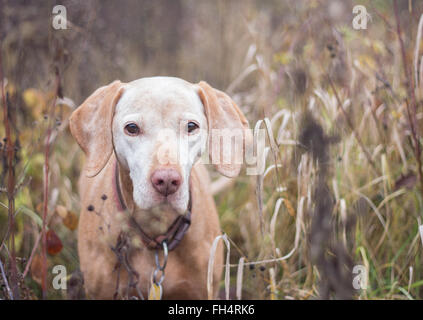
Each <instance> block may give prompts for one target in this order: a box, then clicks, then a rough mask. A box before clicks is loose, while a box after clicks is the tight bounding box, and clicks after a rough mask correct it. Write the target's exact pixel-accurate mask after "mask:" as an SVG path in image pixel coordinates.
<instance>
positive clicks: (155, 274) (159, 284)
mask: <svg viewBox="0 0 423 320" xmlns="http://www.w3.org/2000/svg"><path fill="white" fill-rule="evenodd" d="M162 248H163V264H160V259H159V250H156V252H155V260H156V269H154V272H153V283H154V284H155V285H156V286H157V287H159V290H160V300H161V299H162V293H163V287H162V283H163V280H164V277H165V268H166V264H167V257H168V254H169V251H168V248H167V243H166V241H163V242H162ZM159 273H160V278H159V280H157V278H158V275H159Z"/></svg>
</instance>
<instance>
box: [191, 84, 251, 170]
mask: <svg viewBox="0 0 423 320" xmlns="http://www.w3.org/2000/svg"><path fill="white" fill-rule="evenodd" d="M198 87H199V90H198V95H199V96H200V99H201V102H202V103H203V106H204V110H205V113H206V117H207V124H208V148H209V157H210V160H211V161H212V164H214V166H215V167H216V169H217V171H219V172H220V173H221V174H223V175H225V176H227V177H236V176H237V175H238V174H239V172H240V170H241V166H242V163H243V156H244V153H245V148H246V147H248V146H249V145H250V144H251V141H252V135H251V132H250V130H249V126H248V121H247V119H246V118H245V116H244V114H243V113H242V111H241V110H240V109H239V108H238V106H237V105H236V103H235V102H234V101H233V100H232V99H231V98H230V97H229V96H228V95H227V94H226V93H224V92H222V91H219V90H217V89H214V88H212V87H211V86H210V85H209V84H208V83H207V82H205V81H201V82H200V83H198ZM228 137H229V138H230V139H231V140H230V141H228V140H226V144H224V143H222V139H223V141H225V138H226V139H228ZM232 138H235V142H234V144H232ZM228 159H229V161H227V160H228Z"/></svg>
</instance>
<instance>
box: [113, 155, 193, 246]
mask: <svg viewBox="0 0 423 320" xmlns="http://www.w3.org/2000/svg"><path fill="white" fill-rule="evenodd" d="M114 180H115V183H114V185H115V189H116V195H117V197H116V198H117V201H118V209H119V211H124V210H126V209H127V207H126V205H125V201H124V199H123V195H122V190H121V188H120V182H119V165H118V161H116V166H115V176H114ZM191 209H192V203H191V192H190V195H189V202H188V209H187V212H186V214H185V215H180V216H178V217H177V218H176V219H175V221H174V222H173V223H172V225H171V226H170V227H169V229H167V231H166V232H165V233H164V234H161V235H159V236H157V237H155V238H151V237H149V236H148V235H147V234H146V233H145V232H144V230H143V229H142V228H141V226H140V225H139V224H138V223H137V222H136V221H135V219H134V217H133V216H132V215H131V218H130V220H129V222H130V225H131V226H132V227H134V228H135V229H136V230H137V231H138V233H139V235H140V236H141V240H142V242H143V243H144V245H145V246H146V247H147V248H148V249H151V250H153V249H155V250H158V249H163V246H162V243H163V242H164V241H165V242H166V244H167V247H168V250H169V251H172V250H173V249H175V248H176V247H177V246H178V245H179V243H180V242H181V241H182V239H183V238H184V235H185V234H186V233H187V231H188V229H189V227H190V225H191Z"/></svg>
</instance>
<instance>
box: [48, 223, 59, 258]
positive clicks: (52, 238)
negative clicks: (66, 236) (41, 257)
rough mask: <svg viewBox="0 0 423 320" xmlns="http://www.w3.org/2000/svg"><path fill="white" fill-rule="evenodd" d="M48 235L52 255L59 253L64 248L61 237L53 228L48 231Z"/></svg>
mask: <svg viewBox="0 0 423 320" xmlns="http://www.w3.org/2000/svg"><path fill="white" fill-rule="evenodd" d="M46 237H47V252H48V253H49V254H50V255H52V256H54V255H56V254H58V253H59V252H60V251H61V250H62V248H63V244H62V241H61V240H60V238H59V237H58V236H57V234H56V233H55V232H54V231H53V230H51V229H50V230H48V231H47V233H46Z"/></svg>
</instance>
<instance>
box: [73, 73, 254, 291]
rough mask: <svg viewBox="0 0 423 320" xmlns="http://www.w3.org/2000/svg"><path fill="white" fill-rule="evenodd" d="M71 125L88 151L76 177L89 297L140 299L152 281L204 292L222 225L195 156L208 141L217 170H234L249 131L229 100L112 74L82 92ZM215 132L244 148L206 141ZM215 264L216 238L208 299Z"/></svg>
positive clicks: (201, 88)
mask: <svg viewBox="0 0 423 320" xmlns="http://www.w3.org/2000/svg"><path fill="white" fill-rule="evenodd" d="M69 125H70V130H71V133H72V135H73V137H74V138H75V139H76V141H77V143H78V144H79V146H80V147H81V149H82V150H83V152H84V153H85V158H86V161H85V165H84V168H83V173H82V174H81V177H80V180H79V193H80V198H81V199H80V201H81V212H80V219H79V228H78V254H79V259H80V268H81V271H82V274H83V277H84V286H85V291H86V296H87V298H89V299H113V298H125V297H135V298H147V297H148V296H149V294H151V292H152V290H157V288H158V287H160V288H159V289H160V295H161V296H162V298H163V299H207V298H208V297H210V293H209V292H208V290H207V278H208V263H209V256H210V250H211V247H212V244H213V242H214V240H215V239H216V237H218V236H219V235H220V234H221V230H220V225H219V219H218V213H217V210H216V206H215V203H214V200H213V197H212V195H211V193H210V178H209V175H208V171H207V170H206V168H205V166H204V164H203V163H201V161H200V159H201V155H202V154H203V153H204V152H205V150H207V148H208V153H209V159H210V160H211V162H212V163H213V164H214V166H215V168H216V169H217V171H218V172H220V173H221V174H223V175H225V176H228V177H236V176H237V175H238V174H239V172H240V169H241V166H242V161H237V160H239V159H241V158H242V157H243V153H244V152H245V146H244V144H245V143H246V141H247V140H249V139H250V138H251V137H250V136H249V133H248V132H249V130H248V127H249V126H248V121H247V120H246V118H245V116H244V115H243V113H242V112H241V110H240V109H239V108H238V106H237V105H236V104H235V102H234V101H233V100H232V99H231V98H230V97H229V96H228V95H227V94H225V93H224V92H222V91H219V90H217V89H214V88H213V87H211V86H210V85H209V84H207V83H206V82H204V81H201V82H200V83H198V84H193V83H189V82H187V81H185V80H182V79H179V78H173V77H151V78H141V79H138V80H135V81H132V82H129V83H122V82H120V81H114V82H112V83H111V84H109V85H107V86H104V87H101V88H99V89H97V90H96V91H95V92H94V93H93V94H92V95H91V96H89V97H88V98H87V99H86V100H85V101H84V102H83V103H82V105H80V106H79V107H78V108H77V109H76V110H75V111H74V112H73V113H72V115H71V117H70V120H69ZM219 130H227V131H226V132H229V133H232V134H233V135H235V143H236V144H237V143H238V144H242V146H240V145H236V146H235V147H234V146H227V145H224V144H220V143H216V141H212V136H213V134H212V132H213V131H216V132H219ZM231 152H232V154H230V153H231ZM228 154H229V156H228ZM225 157H226V158H227V159H229V161H226V162H225V161H222V159H224V158H225ZM228 157H229V158H228ZM216 158H220V159H217V160H216ZM165 246H166V248H165ZM165 251H166V252H165ZM165 254H167V257H166V258H167V264H166V267H165V269H164V271H163V272H161V273H160V272H159V271H161V269H160V268H159V270H156V269H157V267H158V266H157V263H158V264H159V266H162V267H163V264H164V262H162V261H163V259H164V255H165ZM157 258H158V261H157V262H156V259H157ZM222 268H223V245H222V244H221V243H219V245H218V246H217V250H216V252H215V260H214V264H213V269H212V272H213V286H212V287H213V292H212V294H213V297H214V298H216V297H217V290H218V287H219V282H220V280H221V274H222ZM154 270H156V271H154ZM154 272H157V273H154ZM153 273H154V277H152V274H153ZM159 274H161V275H162V276H163V278H164V280H163V279H162V278H161V280H163V281H162V282H161V281H159V280H157V279H156V277H157V278H160V277H161V276H159ZM152 279H154V281H152ZM153 284H154V285H155V287H153V286H152V285H153Z"/></svg>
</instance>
